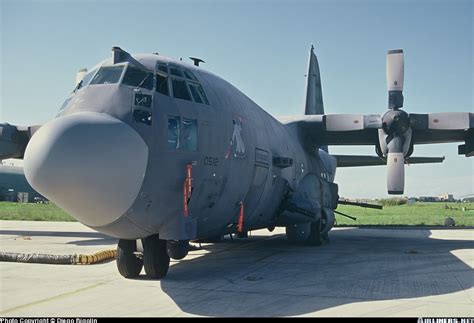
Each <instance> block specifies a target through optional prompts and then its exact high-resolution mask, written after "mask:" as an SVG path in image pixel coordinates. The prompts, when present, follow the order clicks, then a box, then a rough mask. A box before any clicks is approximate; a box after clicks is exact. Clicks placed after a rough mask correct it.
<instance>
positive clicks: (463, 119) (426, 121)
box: [410, 112, 474, 130]
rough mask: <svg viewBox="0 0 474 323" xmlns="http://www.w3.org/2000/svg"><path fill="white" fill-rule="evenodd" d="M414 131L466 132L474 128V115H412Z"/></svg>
mask: <svg viewBox="0 0 474 323" xmlns="http://www.w3.org/2000/svg"><path fill="white" fill-rule="evenodd" d="M410 122H411V126H412V127H413V129H420V130H465V129H469V128H471V127H473V126H474V113H469V112H442V113H429V114H418V113H410Z"/></svg>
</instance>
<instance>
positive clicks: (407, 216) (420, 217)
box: [336, 202, 474, 226]
mask: <svg viewBox="0 0 474 323" xmlns="http://www.w3.org/2000/svg"><path fill="white" fill-rule="evenodd" d="M446 206H447V207H448V208H446ZM462 208H465V210H466V211H463V210H462ZM337 211H340V212H343V213H345V214H348V215H350V216H353V217H356V218H357V220H356V221H353V220H351V219H348V218H346V217H343V216H341V215H336V220H337V224H338V225H444V221H445V219H446V218H447V217H451V218H453V219H454V221H455V223H456V226H474V203H442V202H438V203H428V202H417V203H414V204H404V205H397V206H387V207H384V208H383V210H375V209H366V208H360V207H356V206H349V205H339V207H338V208H337Z"/></svg>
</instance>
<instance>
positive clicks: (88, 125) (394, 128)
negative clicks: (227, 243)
mask: <svg viewBox="0 0 474 323" xmlns="http://www.w3.org/2000/svg"><path fill="white" fill-rule="evenodd" d="M191 59H193V60H194V66H193V65H191V64H185V63H184V62H182V61H178V60H173V59H170V58H167V57H164V56H162V55H159V54H158V53H155V54H143V55H141V54H136V55H135V54H129V53H128V52H126V51H124V50H123V49H121V48H119V47H113V48H112V57H111V58H108V59H106V60H104V61H102V62H101V63H99V64H98V65H96V66H95V67H94V68H92V69H91V70H90V71H89V72H87V70H80V71H79V72H78V74H77V77H76V82H77V83H76V87H75V89H74V91H73V92H72V93H71V94H70V95H69V97H68V98H67V100H66V101H65V102H64V104H63V105H62V107H61V109H60V110H59V113H58V114H57V116H56V117H55V118H54V119H52V120H51V121H49V122H48V123H46V124H45V125H43V126H41V127H39V126H27V127H19V126H13V125H10V124H1V125H0V159H4V158H24V170H25V174H26V177H27V179H28V182H29V183H30V184H31V186H32V187H33V188H35V189H36V190H37V191H38V192H40V193H41V194H43V195H44V196H45V197H47V198H49V199H50V200H51V201H53V202H54V203H56V204H57V205H58V206H60V207H61V208H62V209H64V210H65V211H66V212H68V213H69V214H70V215H72V216H73V217H74V218H76V219H77V220H78V221H80V222H82V223H83V224H85V225H87V226H88V227H91V228H93V229H95V230H97V231H100V232H103V233H105V234H108V235H111V236H114V237H117V238H119V239H120V240H119V243H118V256H117V267H118V270H119V272H120V274H121V275H123V276H124V277H136V276H138V275H139V273H140V271H141V270H142V268H143V267H145V272H146V274H147V276H148V277H150V278H155V279H156V278H162V277H164V276H165V275H166V273H167V272H168V268H169V262H170V257H171V258H173V259H182V258H183V257H185V256H186V255H187V253H188V250H189V241H191V240H199V239H207V240H214V241H216V240H219V238H220V237H222V236H223V235H225V234H233V233H237V234H240V236H245V235H246V233H247V232H248V231H249V230H256V229H261V228H268V229H269V230H272V229H273V228H274V227H277V226H283V227H286V235H287V237H288V240H289V241H290V242H295V243H301V244H307V245H320V244H321V243H323V242H324V241H325V240H327V239H328V232H329V230H331V228H332V227H333V225H334V222H335V217H334V210H335V209H336V207H337V205H338V202H339V203H341V202H340V201H338V199H339V197H338V186H337V184H335V183H334V176H335V172H336V167H351V166H371V165H386V166H387V170H388V171H387V188H388V193H390V194H402V193H403V189H404V164H409V163H411V164H415V163H427V162H441V161H442V160H443V158H431V157H411V155H412V153H413V147H414V145H416V144H430V143H446V142H461V143H463V144H462V145H460V146H459V154H464V155H466V156H472V155H474V132H473V131H474V130H473V124H474V117H473V113H469V112H448V113H428V114H416V113H407V112H405V111H403V110H401V109H400V108H401V107H402V106H403V94H402V90H403V73H404V61H403V51H402V50H391V51H389V52H388V55H387V82H388V110H387V111H386V112H385V113H384V114H383V115H381V116H380V115H362V114H324V109H323V100H322V91H321V80H320V73H319V67H318V62H317V59H316V56H315V54H314V50H313V47H311V50H310V58H309V68H308V74H307V90H306V107H305V115H302V116H297V117H289V118H282V119H280V120H278V119H275V118H274V117H273V116H271V115H270V114H268V113H267V112H265V111H264V110H263V109H262V108H260V107H259V106H258V105H257V104H256V103H254V102H253V101H252V100H251V99H250V98H248V97H247V96H246V95H245V94H243V93H242V92H240V91H239V90H238V89H237V88H235V87H234V86H232V85H231V84H230V83H228V82H227V81H225V80H223V79H222V78H220V77H218V76H216V75H214V74H212V73H210V72H207V71H205V70H204V69H202V68H200V67H199V63H200V62H202V60H200V59H197V58H191ZM329 145H372V146H374V147H375V151H376V156H347V155H345V156H336V155H330V154H329V153H328V146H329Z"/></svg>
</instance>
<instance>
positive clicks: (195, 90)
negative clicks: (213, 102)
mask: <svg viewBox="0 0 474 323" xmlns="http://www.w3.org/2000/svg"><path fill="white" fill-rule="evenodd" d="M156 66H157V74H156V91H157V92H159V93H161V94H164V95H171V94H170V92H172V93H173V97H175V98H177V99H182V100H187V101H194V102H196V103H200V104H206V105H209V100H208V99H207V96H206V93H205V92H204V89H203V88H202V85H201V84H199V80H198V78H197V77H196V76H195V74H194V73H193V72H191V71H190V70H189V69H186V68H184V67H182V66H179V65H173V64H169V65H167V64H166V63H162V62H157V65H156ZM168 75H171V82H170V84H169V85H170V86H171V87H168V86H169V85H168V80H167V79H168V78H169V77H168Z"/></svg>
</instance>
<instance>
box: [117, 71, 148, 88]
mask: <svg viewBox="0 0 474 323" xmlns="http://www.w3.org/2000/svg"><path fill="white" fill-rule="evenodd" d="M122 84H125V85H131V86H135V87H141V88H144V89H148V90H153V73H150V72H147V71H144V70H141V69H138V68H136V67H135V66H132V65H129V66H128V67H127V71H126V72H125V76H124V77H123V81H122Z"/></svg>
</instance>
